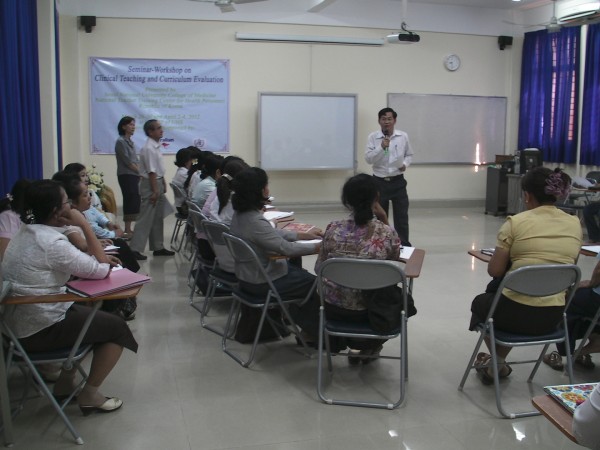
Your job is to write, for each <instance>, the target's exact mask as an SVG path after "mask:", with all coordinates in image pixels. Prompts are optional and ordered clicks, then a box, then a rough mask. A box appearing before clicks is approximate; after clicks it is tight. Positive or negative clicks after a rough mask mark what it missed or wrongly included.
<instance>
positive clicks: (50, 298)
mask: <svg viewBox="0 0 600 450" xmlns="http://www.w3.org/2000/svg"><path fill="white" fill-rule="evenodd" d="M141 289H142V286H141V285H140V286H136V287H133V288H129V289H125V290H122V291H118V292H113V293H111V294H107V295H103V296H100V297H81V296H79V295H76V294H73V293H70V292H69V293H66V294H53V295H23V296H17V295H13V296H9V297H5V298H4V300H2V302H1V303H0V308H3V307H4V306H5V305H28V304H33V303H63V302H92V303H94V313H93V314H92V315H91V317H92V318H93V315H94V314H95V312H96V311H97V310H98V309H99V308H100V306H101V305H102V302H103V301H104V300H118V299H122V298H126V297H135V296H136V295H137V294H138V293H139V292H140V290H141ZM89 322H91V319H89V320H88V322H86V324H87V325H89ZM85 331H87V326H85V325H84V327H83V328H82V330H81V332H80V335H79V337H78V339H77V340H78V343H77V345H75V346H74V348H77V347H79V344H80V343H81V340H82V339H83V336H84V335H85ZM0 411H1V413H2V423H3V424H4V444H5V445H6V446H7V447H11V446H12V445H13V443H14V438H13V428H12V414H11V410H10V399H9V396H8V377H7V373H6V361H5V360H4V346H3V345H0Z"/></svg>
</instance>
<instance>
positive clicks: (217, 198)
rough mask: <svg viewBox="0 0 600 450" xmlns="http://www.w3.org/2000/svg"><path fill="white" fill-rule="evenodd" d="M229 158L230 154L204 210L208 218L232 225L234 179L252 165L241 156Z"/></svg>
mask: <svg viewBox="0 0 600 450" xmlns="http://www.w3.org/2000/svg"><path fill="white" fill-rule="evenodd" d="M228 158H229V156H228V157H227V158H225V161H224V163H223V165H222V166H221V173H222V175H221V178H219V180H218V181H217V188H216V189H215V190H214V191H213V192H212V193H211V195H210V196H209V197H208V199H207V200H206V204H205V205H204V208H202V212H203V213H204V214H205V215H206V216H207V217H208V218H210V219H211V220H214V221H216V222H220V223H224V224H225V225H227V226H229V225H231V219H232V218H233V206H231V202H230V198H231V191H232V188H231V185H232V183H233V179H234V178H235V177H236V176H237V174H238V173H240V172H241V171H242V170H245V169H247V168H249V167H250V166H248V164H246V163H245V162H244V160H243V159H241V158H237V157H235V156H233V157H231V159H228Z"/></svg>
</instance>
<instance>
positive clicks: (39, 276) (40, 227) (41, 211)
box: [2, 180, 138, 415]
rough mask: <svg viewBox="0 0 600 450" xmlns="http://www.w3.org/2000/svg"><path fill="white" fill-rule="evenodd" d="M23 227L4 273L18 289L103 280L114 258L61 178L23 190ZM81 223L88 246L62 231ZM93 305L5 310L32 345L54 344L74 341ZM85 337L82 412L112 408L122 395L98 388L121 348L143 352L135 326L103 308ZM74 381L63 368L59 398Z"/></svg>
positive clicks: (31, 291) (39, 291)
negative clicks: (89, 355) (88, 357)
mask: <svg viewBox="0 0 600 450" xmlns="http://www.w3.org/2000/svg"><path fill="white" fill-rule="evenodd" d="M21 218H22V219H23V221H24V222H25V223H26V224H27V226H23V227H21V229H20V230H19V231H18V232H17V234H16V235H15V236H14V237H13V239H12V240H11V241H10V243H9V244H8V247H7V249H6V252H5V254H4V260H3V262H2V271H3V274H4V279H5V280H7V281H10V282H11V284H12V291H11V294H12V295H48V294H59V293H63V292H65V284H66V282H67V281H68V280H69V278H70V277H71V275H75V276H78V277H81V278H91V279H102V278H105V277H106V276H107V275H108V274H109V272H110V267H111V263H113V262H114V261H112V260H111V259H110V258H111V257H109V256H106V255H105V253H104V251H103V249H102V246H101V244H100V242H99V241H98V239H97V238H96V236H95V235H94V232H93V230H92V228H91V226H90V225H89V223H88V222H87V220H86V219H85V217H84V216H83V215H82V214H81V213H80V212H79V211H77V210H75V209H71V204H70V201H69V200H68V199H67V195H66V193H65V191H64V189H63V188H62V187H61V185H60V184H59V183H57V182H55V181H50V180H40V181H35V182H33V183H32V184H31V186H29V187H28V188H27V190H26V191H25V199H24V206H23V213H22V216H21ZM66 225H74V226H78V227H80V228H81V229H82V230H83V233H84V236H85V239H86V242H87V251H88V253H83V252H82V251H80V250H78V249H77V248H76V247H74V246H73V245H72V244H71V243H70V242H69V240H68V239H67V237H66V236H65V235H64V234H63V231H64V228H63V227H64V226H66ZM90 312H91V309H90V308H87V307H84V306H80V305H78V304H75V303H72V302H66V303H37V304H32V305H17V306H14V307H13V308H12V309H11V310H7V314H6V316H7V322H8V323H9V326H10V327H11V328H12V329H13V331H14V332H15V334H16V336H17V337H18V338H19V340H20V342H21V344H22V345H23V347H24V348H25V350H27V351H32V352H37V351H49V350H55V349H59V348H65V347H70V346H72V345H73V343H74V342H75V339H76V337H77V334H78V333H79V330H80V329H81V327H82V325H83V323H84V322H85V320H86V318H87V317H88V316H89V314H90ZM83 343H86V344H95V347H94V357H93V359H92V363H91V367H90V373H89V378H88V379H87V382H86V384H85V386H84V388H83V390H82V391H81V392H80V393H79V396H78V398H77V401H78V403H79V407H80V409H81V411H82V412H83V414H84V415H88V414H90V413H92V412H95V411H101V412H111V411H115V410H117V409H119V408H120V407H121V406H122V404H123V402H122V401H121V400H120V399H118V398H117V397H105V396H104V395H103V394H101V393H100V392H99V390H98V388H99V387H100V385H101V384H102V382H103V381H104V379H105V378H106V376H107V375H108V374H109V373H110V371H111V370H112V368H113V367H114V366H115V364H116V363H117V361H118V360H119V358H120V356H121V353H122V351H123V347H126V348H128V349H130V350H132V351H134V352H137V348H138V345H137V342H136V341H135V339H134V337H133V335H132V334H131V331H130V330H129V327H128V326H127V324H126V323H125V321H124V320H123V319H121V318H120V317H118V316H115V315H112V314H108V313H105V312H103V311H98V312H97V313H96V316H95V318H94V320H93V321H92V323H91V325H90V328H89V330H88V332H87V333H86V336H85V338H84V341H83ZM74 387H75V370H71V371H65V370H62V371H61V374H60V376H59V379H58V380H57V382H56V384H55V386H54V395H55V396H56V397H58V398H61V397H64V396H66V395H68V394H70V393H71V392H72V391H73V389H74Z"/></svg>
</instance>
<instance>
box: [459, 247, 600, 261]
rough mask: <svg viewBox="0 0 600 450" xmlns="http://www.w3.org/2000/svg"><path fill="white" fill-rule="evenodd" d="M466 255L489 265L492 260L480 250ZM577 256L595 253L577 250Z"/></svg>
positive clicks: (594, 254)
mask: <svg viewBox="0 0 600 450" xmlns="http://www.w3.org/2000/svg"><path fill="white" fill-rule="evenodd" d="M467 253H468V254H469V255H471V256H473V257H475V258H477V259H478V260H480V261H483V262H484V263H489V262H490V259H492V257H491V256H490V255H486V254H484V253H481V250H469V251H468V252H467ZM579 254H580V255H584V256H596V253H594V252H590V251H588V250H584V249H581V250H579Z"/></svg>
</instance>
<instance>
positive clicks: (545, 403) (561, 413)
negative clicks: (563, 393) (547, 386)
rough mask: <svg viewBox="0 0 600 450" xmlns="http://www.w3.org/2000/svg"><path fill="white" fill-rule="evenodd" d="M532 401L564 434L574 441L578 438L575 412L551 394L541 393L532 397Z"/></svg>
mask: <svg viewBox="0 0 600 450" xmlns="http://www.w3.org/2000/svg"><path fill="white" fill-rule="evenodd" d="M531 403H532V404H533V406H534V407H535V409H537V410H538V411H539V412H541V413H542V415H543V416H544V417H546V418H547V419H548V420H549V421H550V422H552V424H554V426H555V427H556V428H558V429H559V430H560V431H561V433H562V434H564V435H565V436H566V437H568V438H569V439H570V440H572V441H573V442H575V443H577V439H575V436H574V435H573V414H571V413H570V412H569V411H567V410H566V409H565V408H563V407H562V406H561V405H559V404H558V402H557V401H556V400H554V399H553V398H552V397H551V396H549V395H539V396H537V397H533V398H532V399H531Z"/></svg>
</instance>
